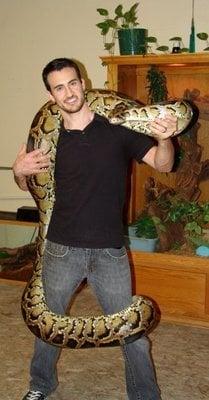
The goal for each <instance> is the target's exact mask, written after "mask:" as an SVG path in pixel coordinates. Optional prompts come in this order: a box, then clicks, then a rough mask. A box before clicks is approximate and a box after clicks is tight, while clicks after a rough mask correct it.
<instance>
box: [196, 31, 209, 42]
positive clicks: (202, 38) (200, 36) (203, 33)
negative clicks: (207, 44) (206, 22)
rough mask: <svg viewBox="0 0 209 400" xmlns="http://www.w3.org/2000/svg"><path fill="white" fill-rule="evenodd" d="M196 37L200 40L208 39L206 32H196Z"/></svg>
mask: <svg viewBox="0 0 209 400" xmlns="http://www.w3.org/2000/svg"><path fill="white" fill-rule="evenodd" d="M197 37H198V39H200V40H207V39H208V34H207V33H206V32H199V33H197Z"/></svg>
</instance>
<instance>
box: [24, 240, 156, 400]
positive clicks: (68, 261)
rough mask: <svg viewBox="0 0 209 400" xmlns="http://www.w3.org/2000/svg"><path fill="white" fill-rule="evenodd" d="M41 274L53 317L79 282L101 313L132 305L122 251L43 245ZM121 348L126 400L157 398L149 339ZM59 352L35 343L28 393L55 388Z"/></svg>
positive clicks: (54, 348)
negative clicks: (90, 291)
mask: <svg viewBox="0 0 209 400" xmlns="http://www.w3.org/2000/svg"><path fill="white" fill-rule="evenodd" d="M42 276H43V286H44V291H45V296H46V301H47V304H48V306H49V308H50V309H51V310H52V311H54V312H55V313H59V314H65V310H66V308H67V306H68V303H69V302H70V300H71V298H72V295H73V293H74V292H75V290H76V289H77V288H78V286H79V285H80V283H81V282H82V281H83V280H84V278H87V281H88V283H89V284H90V285H91V287H92V289H93V290H94V292H95V294H96V296H97V299H98V301H99V303H100V304H101V306H102V309H103V311H104V313H105V314H112V313H115V312H118V311H120V310H121V309H123V308H125V307H127V306H128V305H130V303H131V302H132V291H131V275H130V266H129V262H128V257H127V254H126V249H125V248H124V247H122V248H120V249H114V248H113V249H112V248H108V249H107V248H106V249H88V248H84V249H83V248H73V247H67V246H62V245H59V244H55V243H52V242H50V241H47V244H46V249H45V254H44V260H43V273H42ZM122 350H123V354H124V360H125V373H126V386H127V395H128V399H129V400H159V399H160V393H159V389H158V386H157V383H156V378H155V372H154V367H153V364H152V360H151V357H150V348H149V341H148V339H147V338H146V337H145V336H143V337H141V338H140V339H138V340H136V341H135V342H132V343H129V344H126V345H124V346H122ZM89 351H91V350H90V349H89ZM59 354H60V349H59V348H58V347H55V346H52V345H49V344H47V343H44V342H43V341H42V340H40V339H37V338H36V339H35V351H34V355H33V358H32V362H31V371H30V372H31V382H30V388H31V389H32V390H40V391H41V392H43V393H44V394H45V395H48V394H50V393H51V392H52V391H54V390H55V389H56V387H57V385H58V379H57V369H56V364H57V360H58V357H59ZM69 400H70V398H69Z"/></svg>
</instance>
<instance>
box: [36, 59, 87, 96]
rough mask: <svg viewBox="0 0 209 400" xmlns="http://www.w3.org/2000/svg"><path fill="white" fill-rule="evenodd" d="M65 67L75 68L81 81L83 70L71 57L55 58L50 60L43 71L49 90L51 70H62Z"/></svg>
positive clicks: (45, 83) (43, 77)
mask: <svg viewBox="0 0 209 400" xmlns="http://www.w3.org/2000/svg"><path fill="white" fill-rule="evenodd" d="M63 68H73V69H74V70H75V71H76V73H77V76H78V78H79V80H80V81H81V79H82V77H81V72H80V69H79V67H78V65H77V64H76V62H75V61H73V60H72V59H70V58H55V59H54V60H52V61H50V62H49V63H48V64H47V65H46V66H45V67H44V69H43V71H42V79H43V81H44V85H45V87H46V89H47V90H49V91H51V88H50V86H49V83H48V75H49V74H50V72H53V71H61V69H63Z"/></svg>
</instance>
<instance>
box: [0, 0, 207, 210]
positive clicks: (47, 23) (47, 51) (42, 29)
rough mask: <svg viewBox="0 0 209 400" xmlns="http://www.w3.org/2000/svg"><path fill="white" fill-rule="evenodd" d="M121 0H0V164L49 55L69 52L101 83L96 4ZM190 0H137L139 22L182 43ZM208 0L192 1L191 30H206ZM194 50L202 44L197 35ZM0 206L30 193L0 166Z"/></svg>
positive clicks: (25, 122) (31, 107) (23, 200)
mask: <svg viewBox="0 0 209 400" xmlns="http://www.w3.org/2000/svg"><path fill="white" fill-rule="evenodd" d="M120 3H122V4H123V5H124V7H125V8H129V7H130V6H131V5H132V4H134V2H133V1H130V0H124V1H121V2H120V1H116V0H105V1H104V0H86V1H83V0H77V1H76V2H75V1H73V0H60V1H59V2H57V1H56V0H36V1H32V0H0V5H1V15H0V36H1V41H0V52H1V63H0V74H1V100H0V103H1V107H0V132H1V136H0V166H7V167H8V166H11V165H12V162H13V160H14V158H15V156H16V153H17V150H18V148H19V146H20V144H21V143H22V142H25V141H26V138H27V132H28V129H29V126H30V124H31V121H32V119H33V116H34V114H35V113H36V112H37V110H38V109H39V108H40V106H41V105H42V104H43V103H44V102H45V101H46V100H47V97H46V94H45V91H44V88H43V85H42V81H41V70H42V68H43V67H44V65H45V64H46V63H47V62H48V61H49V60H51V59H52V58H55V57H62V56H67V57H72V58H74V59H77V60H79V61H80V62H81V63H82V64H84V65H85V67H86V69H87V71H88V79H89V80H90V82H91V84H92V86H93V87H103V86H104V82H105V80H106V70H105V67H103V66H102V65H101V61H100V59H99V56H100V55H102V54H105V52H104V50H103V43H102V37H101V36H100V34H99V30H98V28H97V27H96V26H95V24H96V23H97V22H100V21H101V17H100V16H99V14H98V13H97V12H96V9H97V8H98V7H102V8H108V9H109V10H114V8H115V7H116V6H117V5H118V4H120ZM191 4H192V0H176V1H175V2H174V1H171V0H158V1H156V0H141V1H140V5H139V21H140V25H141V26H142V27H147V28H148V30H149V35H150V36H151V35H152V36H157V38H158V42H159V44H167V45H168V44H169V38H171V37H172V36H176V35H178V36H182V38H183V41H184V45H185V46H188V41H189V34H190V26H191ZM208 20H209V11H208V0H196V3H195V25H196V32H200V31H205V32H207V30H208ZM196 42H197V50H202V49H203V48H204V43H203V42H200V41H198V39H197V41H196ZM0 182H1V193H0V210H8V211H16V209H17V207H19V206H22V205H33V200H31V199H30V195H28V194H27V193H24V192H21V191H20V190H19V189H18V188H17V187H16V186H15V184H14V183H13V177H12V173H11V171H1V170H0Z"/></svg>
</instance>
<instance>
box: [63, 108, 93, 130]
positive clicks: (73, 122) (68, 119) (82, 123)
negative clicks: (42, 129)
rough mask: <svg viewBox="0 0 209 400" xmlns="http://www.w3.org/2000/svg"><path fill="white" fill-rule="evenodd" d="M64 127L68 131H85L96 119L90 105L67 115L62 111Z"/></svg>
mask: <svg viewBox="0 0 209 400" xmlns="http://www.w3.org/2000/svg"><path fill="white" fill-rule="evenodd" d="M61 114H62V117H63V122H64V127H65V129H68V130H81V131H82V130H84V129H85V127H86V126H87V125H89V124H90V122H91V121H92V120H93V118H94V113H93V112H92V111H91V110H90V109H89V107H88V105H85V106H84V107H82V109H81V110H79V111H78V112H75V113H67V112H65V111H62V110H61Z"/></svg>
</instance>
